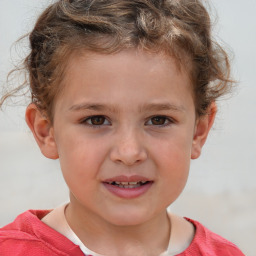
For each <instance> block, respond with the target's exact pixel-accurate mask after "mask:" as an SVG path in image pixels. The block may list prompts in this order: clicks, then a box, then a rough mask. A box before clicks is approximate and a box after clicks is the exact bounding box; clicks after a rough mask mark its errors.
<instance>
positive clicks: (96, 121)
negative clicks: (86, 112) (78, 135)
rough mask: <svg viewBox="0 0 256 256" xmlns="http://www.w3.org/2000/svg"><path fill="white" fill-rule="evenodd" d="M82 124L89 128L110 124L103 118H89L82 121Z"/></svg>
mask: <svg viewBox="0 0 256 256" xmlns="http://www.w3.org/2000/svg"><path fill="white" fill-rule="evenodd" d="M82 123H85V124H87V125H91V126H101V125H109V124H110V122H109V121H108V120H107V119H106V118H105V117H104V116H90V117H88V118H86V119H85V120H83V121H82Z"/></svg>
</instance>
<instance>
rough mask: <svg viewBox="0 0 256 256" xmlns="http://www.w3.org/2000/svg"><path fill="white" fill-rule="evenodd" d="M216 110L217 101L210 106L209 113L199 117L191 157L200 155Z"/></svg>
mask: <svg viewBox="0 0 256 256" xmlns="http://www.w3.org/2000/svg"><path fill="white" fill-rule="evenodd" d="M216 112H217V106H216V104H215V102H212V103H211V105H210V106H209V107H208V111H207V114H206V115H204V116H202V117H199V118H198V119H197V121H196V126H195V132H194V138H193V144H192V150H191V159H196V158H198V157H199V156H200V154H201V150H202V147H203V145H204V143H205V141H206V139H207V136H208V134H209V131H210V130H211V127H212V125H213V123H214V119H215V116H216Z"/></svg>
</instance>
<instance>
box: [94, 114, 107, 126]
mask: <svg viewBox="0 0 256 256" xmlns="http://www.w3.org/2000/svg"><path fill="white" fill-rule="evenodd" d="M104 120H105V119H104V117H102V116H95V117H92V124H94V125H101V124H103V123H104Z"/></svg>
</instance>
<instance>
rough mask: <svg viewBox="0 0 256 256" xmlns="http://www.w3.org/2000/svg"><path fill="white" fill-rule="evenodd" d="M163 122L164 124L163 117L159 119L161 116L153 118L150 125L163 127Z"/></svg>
mask: <svg viewBox="0 0 256 256" xmlns="http://www.w3.org/2000/svg"><path fill="white" fill-rule="evenodd" d="M164 122H165V117H161V116H157V117H154V118H153V120H152V123H153V124H156V125H163V124H164Z"/></svg>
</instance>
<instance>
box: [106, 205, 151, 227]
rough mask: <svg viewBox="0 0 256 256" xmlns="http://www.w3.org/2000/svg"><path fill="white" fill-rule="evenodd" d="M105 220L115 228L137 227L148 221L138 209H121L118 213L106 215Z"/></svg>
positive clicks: (144, 214) (144, 213)
mask: <svg viewBox="0 0 256 256" xmlns="http://www.w3.org/2000/svg"><path fill="white" fill-rule="evenodd" d="M107 215H108V216H107ZM106 217H107V218H106ZM105 218H106V219H107V221H108V222H110V223H111V224H113V225H115V226H137V225H141V224H143V223H145V222H147V221H148V220H149V219H150V218H149V215H148V214H147V212H146V211H145V210H142V211H139V210H138V209H133V210H131V209H130V210H129V209H126V210H123V209H122V210H120V211H115V212H114V213H109V214H106V215H105Z"/></svg>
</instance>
